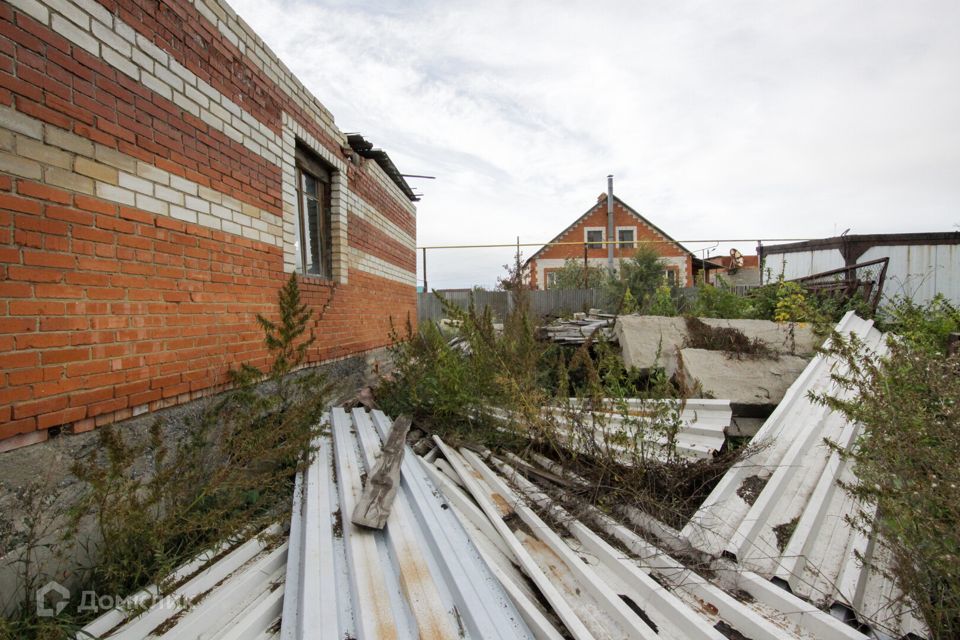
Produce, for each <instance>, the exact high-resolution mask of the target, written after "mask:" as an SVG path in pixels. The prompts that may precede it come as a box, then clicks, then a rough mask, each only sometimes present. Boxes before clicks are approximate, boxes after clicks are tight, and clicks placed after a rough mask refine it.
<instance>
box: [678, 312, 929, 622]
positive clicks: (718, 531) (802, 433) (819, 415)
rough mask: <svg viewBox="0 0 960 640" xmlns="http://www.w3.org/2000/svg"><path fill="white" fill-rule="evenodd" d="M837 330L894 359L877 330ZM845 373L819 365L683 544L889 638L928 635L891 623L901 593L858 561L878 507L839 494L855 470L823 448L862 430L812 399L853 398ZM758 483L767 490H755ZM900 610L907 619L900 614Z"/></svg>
mask: <svg viewBox="0 0 960 640" xmlns="http://www.w3.org/2000/svg"><path fill="white" fill-rule="evenodd" d="M837 329H838V331H840V332H841V333H854V334H856V335H857V336H859V337H860V338H861V339H862V340H863V342H864V344H865V346H866V347H867V349H869V350H871V351H873V352H875V353H877V354H879V355H882V354H883V353H884V352H885V350H886V342H885V337H884V336H883V335H882V334H881V333H880V332H879V331H877V330H876V329H874V328H873V326H872V322H869V321H865V320H863V319H861V318H859V317H857V316H855V315H854V314H853V313H852V312H851V313H848V314H847V315H846V316H845V317H844V319H843V320H842V321H841V322H840V324H839V325H838V326H837ZM843 372H844V365H843V363H842V362H839V361H837V360H835V359H833V358H827V357H824V356H822V355H821V356H817V357H816V358H814V360H813V361H811V363H810V365H809V366H808V367H807V369H806V370H805V371H804V372H803V374H801V376H800V377H799V378H798V379H797V381H796V382H795V383H794V384H793V385H792V386H791V387H790V389H789V390H788V391H787V394H786V395H785V396H784V399H783V401H782V402H781V403H780V405H778V407H777V409H776V410H775V411H774V413H773V414H772V415H771V416H770V418H769V419H768V420H767V421H766V422H765V423H764V425H763V427H761V429H760V431H758V432H757V435H756V436H755V437H754V440H753V442H754V443H758V444H760V445H761V447H762V449H761V450H760V452H759V453H757V454H755V455H754V456H752V457H751V458H749V459H747V460H744V461H743V462H741V463H739V464H737V465H735V466H734V467H733V468H732V469H731V470H730V471H729V472H727V474H726V475H725V476H724V478H722V479H721V481H720V483H719V484H718V485H717V486H716V488H715V489H714V490H713V492H711V494H710V495H709V496H708V497H707V499H706V500H705V501H704V503H703V505H701V507H700V509H699V510H698V511H697V512H696V513H695V514H694V516H693V517H692V518H691V519H690V522H689V523H688V524H687V526H686V527H684V529H683V532H682V535H683V536H684V537H685V538H686V539H687V540H688V541H689V542H690V543H691V544H692V545H693V546H694V547H695V548H697V549H699V550H701V551H704V552H707V553H710V554H712V555H714V556H718V555H720V553H721V552H726V553H729V554H731V555H733V556H734V557H735V558H736V559H737V561H738V562H739V563H740V565H741V566H743V567H745V568H747V569H750V570H753V571H756V572H757V573H758V574H760V575H761V576H764V577H766V578H771V577H778V578H781V579H783V580H785V581H786V583H787V584H788V585H789V586H790V588H791V589H792V590H793V592H794V593H797V594H799V595H802V596H803V597H806V598H809V599H810V600H812V601H813V602H814V603H815V604H818V605H821V606H828V607H829V606H831V605H833V604H834V603H839V604H842V605H844V606H846V607H848V608H849V609H850V610H852V611H853V612H854V614H855V615H856V616H857V618H858V619H859V620H860V621H862V622H865V623H867V624H869V625H871V626H872V627H873V628H874V629H876V630H878V631H880V632H881V633H886V634H895V635H897V636H899V635H903V634H905V633H907V632H917V630H918V629H919V630H920V632H921V634H922V633H923V626H922V624H920V622H919V620H918V619H916V618H915V617H913V616H912V615H904V616H902V617H900V618H897V616H894V615H890V609H891V603H892V602H897V600H898V599H899V593H898V592H897V590H896V588H895V586H894V585H893V584H892V582H891V581H890V580H888V579H886V578H883V577H882V575H881V574H882V573H883V572H884V571H885V569H886V566H884V565H883V563H880V566H879V570H878V569H871V568H870V567H869V566H862V565H861V564H859V563H858V561H857V559H856V554H857V552H859V553H861V554H862V555H863V556H866V557H867V558H868V559H869V558H870V550H869V549H868V541H867V537H866V536H864V534H863V533H862V532H859V531H857V530H856V528H855V527H853V526H851V524H850V521H849V520H848V518H849V517H853V516H856V515H857V514H858V513H860V511H861V509H864V508H866V509H869V506H868V505H860V504H858V503H856V502H855V501H853V500H852V499H851V498H850V496H849V494H848V493H847V492H846V491H844V490H843V488H842V487H840V486H838V483H848V484H849V483H851V482H853V481H854V480H855V478H854V476H853V471H852V469H851V468H850V467H849V465H848V464H847V463H846V462H845V461H844V460H843V459H842V458H841V456H840V455H839V454H838V453H837V452H836V451H834V450H833V449H831V448H829V447H827V446H825V445H824V444H823V443H824V440H828V441H831V442H834V443H836V444H837V445H838V446H841V447H843V448H844V449H849V448H850V447H852V446H853V445H854V443H855V442H856V438H857V436H858V435H859V431H860V426H859V425H857V424H853V423H850V422H848V421H847V420H846V418H844V417H843V415H842V414H839V413H835V412H833V411H831V410H830V409H828V408H826V407H823V406H821V405H818V404H817V403H815V402H813V401H812V400H811V399H810V397H809V394H810V393H811V392H812V393H819V392H823V391H826V392H827V393H828V394H831V395H840V396H841V397H845V395H846V394H847V392H846V391H844V390H842V389H840V388H839V387H838V386H837V384H836V383H835V382H834V381H833V379H832V377H831V375H832V374H834V375H843ZM751 484H754V485H760V487H761V488H755V489H753V490H750V485H751ZM873 559H875V560H879V559H881V558H880V556H879V555H876V556H874V558H873ZM868 565H869V562H868ZM868 585H869V586H868ZM881 593H883V594H885V595H884V596H883V597H882V598H881V597H880V596H879V594H881ZM881 600H883V602H880V601H881ZM884 603H885V604H884ZM884 607H886V608H885V609H884ZM895 608H896V609H897V612H896V613H897V615H898V616H899V614H900V613H901V612H900V609H901V607H900V606H896V607H895ZM878 613H879V614H881V615H880V617H879V618H878V617H877V616H878ZM894 618H897V619H896V622H895V623H892V624H891V622H890V620H892V619H894Z"/></svg>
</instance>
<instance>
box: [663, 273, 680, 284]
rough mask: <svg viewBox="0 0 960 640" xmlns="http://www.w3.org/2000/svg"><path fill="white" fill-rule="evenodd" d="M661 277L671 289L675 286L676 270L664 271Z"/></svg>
mask: <svg viewBox="0 0 960 640" xmlns="http://www.w3.org/2000/svg"><path fill="white" fill-rule="evenodd" d="M663 276H664V277H665V278H666V279H667V284H668V285H670V286H671V287H675V286H677V270H676V269H664V271H663Z"/></svg>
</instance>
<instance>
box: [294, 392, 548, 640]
mask: <svg viewBox="0 0 960 640" xmlns="http://www.w3.org/2000/svg"><path fill="white" fill-rule="evenodd" d="M326 422H327V424H328V425H329V428H330V434H329V435H324V436H321V437H320V438H319V440H318V446H319V451H318V455H317V458H316V460H315V462H314V463H313V465H311V467H310V468H309V469H308V470H307V476H306V478H307V479H306V481H305V482H303V483H302V484H303V487H304V489H305V490H304V492H303V494H302V496H301V497H300V503H301V504H300V508H301V510H302V513H301V514H300V516H299V517H297V516H296V514H295V515H294V517H292V518H291V526H292V527H293V526H300V527H302V529H303V530H302V531H300V532H297V531H295V530H292V531H291V542H292V544H294V546H298V545H299V547H300V548H299V549H295V551H294V553H296V554H297V555H298V557H300V558H301V562H300V563H298V564H290V565H288V572H287V583H288V584H289V585H291V587H292V588H297V587H294V585H298V587H299V588H298V590H297V591H296V592H295V594H296V602H293V603H291V602H287V603H286V606H285V617H284V620H283V626H282V629H281V633H282V634H283V637H284V638H296V639H298V640H299V639H301V638H313V637H327V636H329V637H330V638H337V639H342V638H344V637H352V638H357V639H358V640H363V639H367V638H369V639H380V638H511V639H512V638H530V637H532V636H531V634H530V631H529V629H527V627H526V626H525V624H524V622H523V620H522V618H521V617H520V615H519V613H518V612H517V611H516V609H515V608H514V605H513V604H512V602H511V600H510V599H509V597H508V596H507V594H506V593H505V592H504V590H503V588H502V587H501V585H500V583H499V582H498V581H497V579H496V578H495V577H494V576H493V574H492V573H491V572H490V570H489V568H488V567H487V566H486V564H485V563H484V562H483V560H482V559H481V557H480V555H479V553H478V551H477V549H476V548H475V547H474V545H473V544H472V543H471V542H470V540H469V538H468V537H467V534H466V532H465V531H464V529H463V527H462V525H461V524H460V522H459V521H458V520H457V518H456V516H455V515H454V514H453V513H452V511H451V510H450V509H449V506H448V505H447V504H446V503H445V502H444V501H443V499H442V497H441V495H440V493H439V492H438V491H437V489H436V488H435V486H434V485H433V483H432V482H431V481H430V480H429V478H428V477H427V475H426V473H425V472H424V470H423V469H422V468H421V467H420V466H419V463H418V462H417V461H416V460H415V459H413V453H412V451H410V450H409V448H407V449H406V451H405V455H404V459H403V462H402V464H401V472H400V477H401V483H400V490H399V491H398V493H397V497H396V500H395V502H394V504H393V507H392V510H391V513H390V517H389V519H388V520H387V525H386V527H385V528H384V529H383V530H373V529H367V528H364V527H359V526H357V525H354V524H353V523H352V522H351V521H350V515H351V514H352V512H353V508H354V505H355V504H356V502H357V500H358V499H359V496H360V494H361V492H362V489H363V476H364V475H365V474H366V473H369V471H370V470H371V469H372V467H373V465H374V463H375V460H376V456H377V454H378V453H379V451H380V447H381V438H382V437H385V435H386V433H387V431H388V429H389V428H390V421H389V420H387V419H386V417H385V416H384V415H383V414H382V413H380V412H374V413H373V414H367V413H366V412H365V411H363V410H360V409H356V410H354V411H353V412H352V413H350V414H348V413H346V412H345V411H343V410H342V409H333V410H331V412H330V414H329V417H328V419H327V421H326ZM294 540H296V541H299V542H297V543H294V542H293V541H294ZM318 634H319V635H318Z"/></svg>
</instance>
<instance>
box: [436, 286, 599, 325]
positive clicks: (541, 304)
mask: <svg viewBox="0 0 960 640" xmlns="http://www.w3.org/2000/svg"><path fill="white" fill-rule="evenodd" d="M437 293H438V294H439V295H441V296H443V298H444V300H446V301H447V302H450V303H452V304H455V305H457V306H458V307H461V308H463V309H466V308H467V306H468V305H469V304H470V296H471V295H472V296H473V301H474V304H475V305H476V306H477V308H478V309H480V308H483V307H486V306H489V307H490V309H491V311H492V312H493V316H494V318H496V319H497V320H498V321H499V320H503V318H504V316H506V314H507V312H508V311H509V309H510V306H511V304H512V301H511V300H510V294H509V293H507V292H506V291H476V292H472V291H437ZM529 296H530V310H531V311H532V312H533V314H534V315H537V316H548V315H557V316H558V315H563V314H571V313H577V312H579V311H587V310H588V309H600V308H602V307H603V304H604V296H603V292H602V291H600V290H599V289H548V290H546V291H539V290H534V291H530V292H529ZM443 317H444V312H443V305H442V304H441V302H440V300H438V299H437V296H436V295H434V293H433V292H429V293H420V294H417V318H418V320H419V321H420V322H424V321H427V320H440V319H441V318H443Z"/></svg>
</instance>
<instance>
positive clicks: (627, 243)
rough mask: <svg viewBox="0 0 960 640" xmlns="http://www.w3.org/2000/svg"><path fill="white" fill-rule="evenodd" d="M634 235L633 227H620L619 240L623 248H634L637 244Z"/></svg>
mask: <svg viewBox="0 0 960 640" xmlns="http://www.w3.org/2000/svg"><path fill="white" fill-rule="evenodd" d="M634 240H635V239H634V237H633V229H618V230H617V242H618V244H619V246H620V248H621V249H633V248H635V247H636V246H637V244H636V242H635V241H634Z"/></svg>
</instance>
